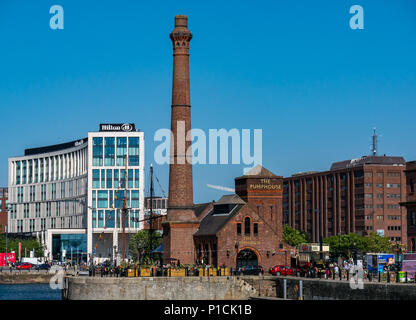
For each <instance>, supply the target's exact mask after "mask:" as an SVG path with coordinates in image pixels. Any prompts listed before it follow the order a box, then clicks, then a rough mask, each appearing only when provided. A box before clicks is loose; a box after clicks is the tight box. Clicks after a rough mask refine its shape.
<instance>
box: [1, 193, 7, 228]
mask: <svg viewBox="0 0 416 320" xmlns="http://www.w3.org/2000/svg"><path fill="white" fill-rule="evenodd" d="M8 198H9V194H8V189H7V188H0V233H5V232H6V225H7V211H6V210H7V202H8Z"/></svg>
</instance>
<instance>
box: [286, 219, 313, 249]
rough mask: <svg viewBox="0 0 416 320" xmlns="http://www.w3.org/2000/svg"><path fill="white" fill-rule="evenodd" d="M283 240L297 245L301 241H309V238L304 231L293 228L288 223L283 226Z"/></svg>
mask: <svg viewBox="0 0 416 320" xmlns="http://www.w3.org/2000/svg"><path fill="white" fill-rule="evenodd" d="M283 241H284V242H286V243H287V244H289V245H291V246H294V247H295V246H298V245H300V244H301V243H306V242H308V238H307V236H306V234H305V233H304V232H301V231H299V230H296V229H293V228H292V227H291V226H289V225H288V224H285V225H284V226H283Z"/></svg>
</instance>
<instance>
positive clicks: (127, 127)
mask: <svg viewBox="0 0 416 320" xmlns="http://www.w3.org/2000/svg"><path fill="white" fill-rule="evenodd" d="M135 130H136V128H135V126H134V123H124V124H122V123H118V124H114V123H113V124H107V123H106V124H100V132H103V131H104V132H105V131H121V132H131V131H135Z"/></svg>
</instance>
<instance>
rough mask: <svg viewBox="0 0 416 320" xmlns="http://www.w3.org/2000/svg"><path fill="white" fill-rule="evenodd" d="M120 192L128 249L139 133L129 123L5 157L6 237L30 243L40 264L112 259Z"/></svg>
mask: <svg viewBox="0 0 416 320" xmlns="http://www.w3.org/2000/svg"><path fill="white" fill-rule="evenodd" d="M126 161H127V163H126ZM126 164H127V181H126V182H127V184H126V185H125V181H124V179H125V174H126V171H125V170H126ZM125 189H127V192H126V199H127V207H128V208H129V210H128V211H127V215H126V228H125V231H126V234H127V237H126V238H127V241H126V243H128V239H129V236H130V235H131V234H133V233H136V232H137V231H138V230H139V229H142V228H143V222H140V220H143V216H144V133H143V132H141V131H136V130H135V126H134V124H101V125H100V131H98V132H89V133H88V138H85V139H81V140H77V141H72V142H68V143H64V144H59V145H54V146H47V147H41V148H34V149H26V150H25V155H24V156H21V157H13V158H9V209H10V211H9V215H8V225H9V233H14V234H16V235H31V236H37V237H38V238H39V239H41V241H42V243H43V244H44V245H45V247H46V250H45V257H46V258H47V259H48V260H61V261H62V260H65V259H71V260H72V259H74V258H76V259H77V260H78V261H79V260H81V259H82V260H87V261H89V260H90V259H93V260H94V261H97V260H98V261H101V260H105V259H116V258H117V257H119V256H121V253H122V247H121V245H122V242H121V239H122V225H121V219H122V217H121V210H120V208H121V207H122V205H123V198H124V193H125ZM127 247H128V245H127ZM127 250H128V248H127V249H126V254H127V255H128V251H127Z"/></svg>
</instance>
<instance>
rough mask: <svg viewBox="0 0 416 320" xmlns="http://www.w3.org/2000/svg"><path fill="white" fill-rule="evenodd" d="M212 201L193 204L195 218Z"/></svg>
mask: <svg viewBox="0 0 416 320" xmlns="http://www.w3.org/2000/svg"><path fill="white" fill-rule="evenodd" d="M211 203H212V202H207V203H199V204H196V205H194V213H195V216H196V217H197V218H199V216H200V215H201V214H202V213H203V212H204V210H205V209H206V208H207V207H208V206H209V205H210V204H211Z"/></svg>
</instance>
